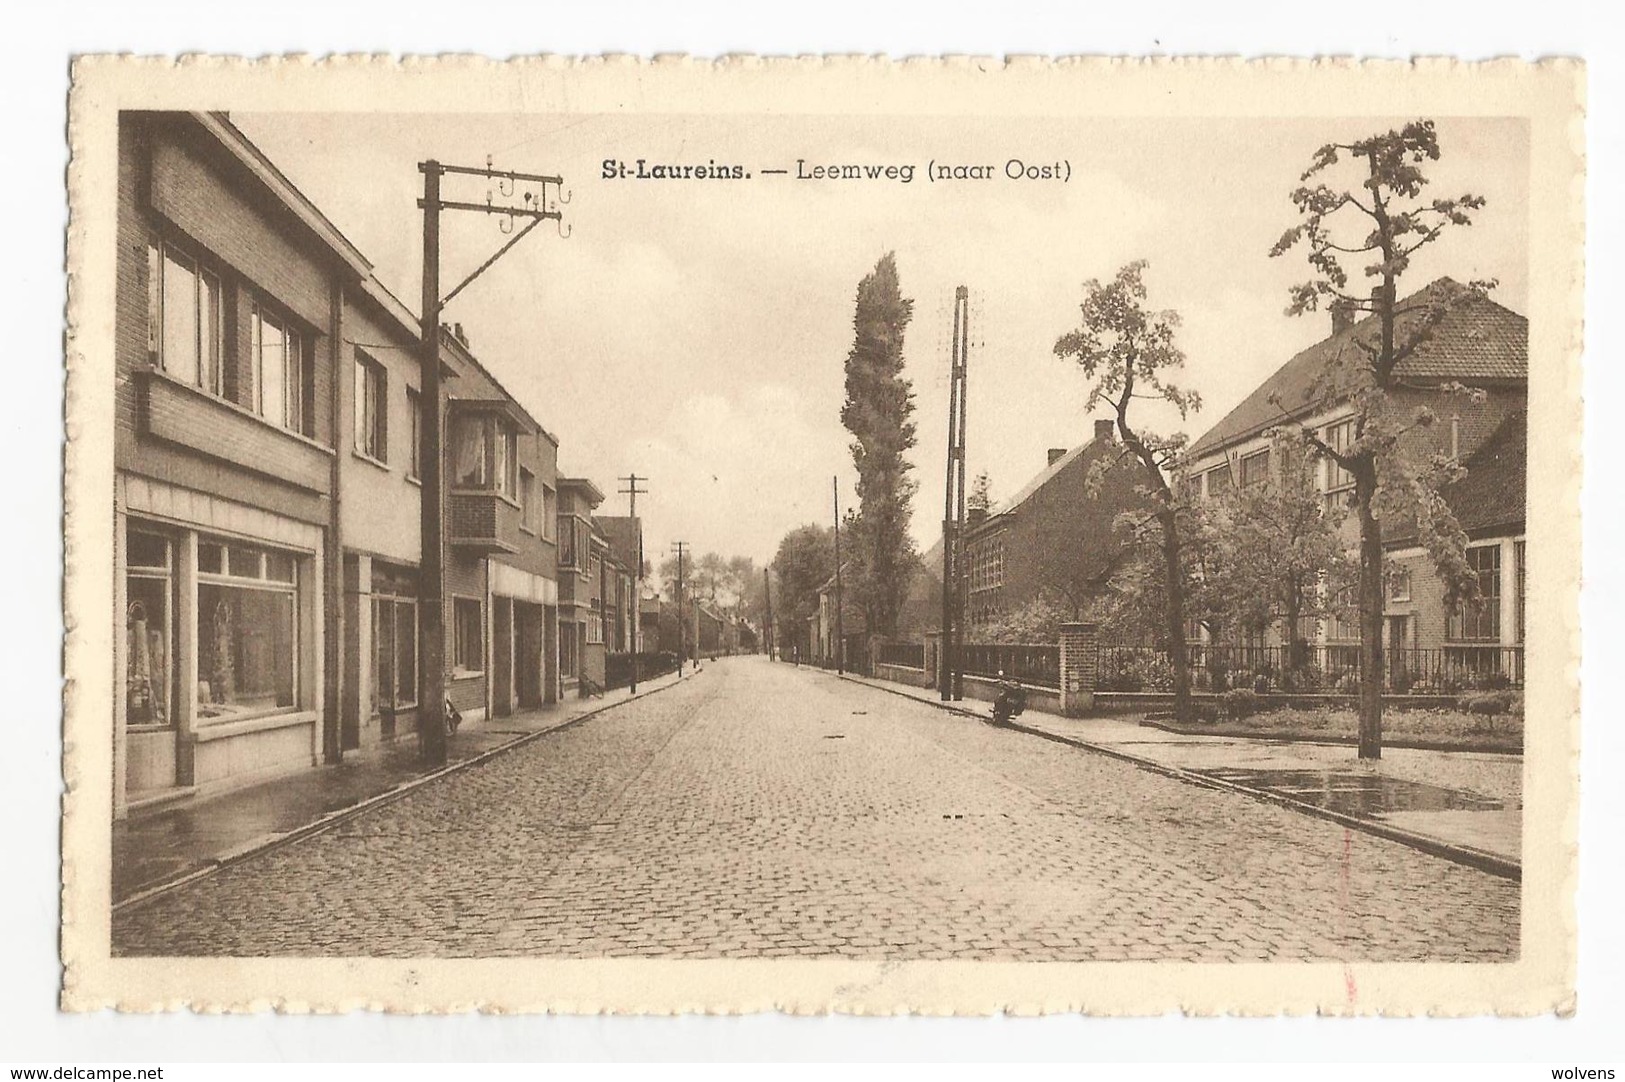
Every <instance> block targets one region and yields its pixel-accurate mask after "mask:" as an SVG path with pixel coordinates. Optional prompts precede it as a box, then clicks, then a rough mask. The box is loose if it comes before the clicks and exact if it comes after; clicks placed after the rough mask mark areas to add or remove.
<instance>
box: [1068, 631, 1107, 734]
mask: <svg viewBox="0 0 1625 1082" xmlns="http://www.w3.org/2000/svg"><path fill="white" fill-rule="evenodd" d="M1099 640H1100V625H1098V624H1078V623H1074V624H1062V625H1061V712H1062V713H1063V714H1066V715H1067V716H1068V717H1076V716H1078V715H1080V714H1087V713H1088V712H1089V711H1090V710H1091V709H1092V708H1093V707H1094V704H1095V669H1096V664H1097V661H1098V648H1099Z"/></svg>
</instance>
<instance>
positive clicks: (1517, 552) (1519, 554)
mask: <svg viewBox="0 0 1625 1082" xmlns="http://www.w3.org/2000/svg"><path fill="white" fill-rule="evenodd" d="M1512 552H1513V559H1514V560H1516V561H1517V563H1516V566H1515V568H1514V570H1515V572H1516V577H1515V579H1514V588H1515V589H1516V590H1517V591H1518V592H1517V597H1516V600H1517V603H1518V641H1519V642H1523V632H1524V592H1523V590H1524V585H1523V561H1524V550H1523V542H1522V541H1517V542H1514V543H1513V546H1512Z"/></svg>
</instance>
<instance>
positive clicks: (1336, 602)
mask: <svg viewBox="0 0 1625 1082" xmlns="http://www.w3.org/2000/svg"><path fill="white" fill-rule="evenodd" d="M1359 637H1360V602H1359V597H1358V595H1357V593H1356V590H1355V588H1354V587H1353V586H1345V587H1344V588H1343V589H1341V590H1339V591H1337V593H1336V594H1334V595H1333V597H1332V604H1331V606H1330V611H1329V612H1328V613H1327V615H1326V638H1328V639H1331V640H1344V641H1347V640H1350V639H1358V638H1359Z"/></svg>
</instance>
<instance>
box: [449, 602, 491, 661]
mask: <svg viewBox="0 0 1625 1082" xmlns="http://www.w3.org/2000/svg"><path fill="white" fill-rule="evenodd" d="M484 671H485V613H484V606H482V605H481V604H480V603H479V602H478V601H476V600H475V599H473V598H470V597H459V598H456V599H454V600H453V601H452V675H453V676H456V677H465V676H478V675H479V674H480V673H482V672H484Z"/></svg>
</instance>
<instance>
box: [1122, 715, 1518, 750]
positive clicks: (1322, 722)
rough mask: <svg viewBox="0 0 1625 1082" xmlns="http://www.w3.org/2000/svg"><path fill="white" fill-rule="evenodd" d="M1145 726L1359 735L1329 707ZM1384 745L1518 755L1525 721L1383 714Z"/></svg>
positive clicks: (1354, 721)
mask: <svg viewBox="0 0 1625 1082" xmlns="http://www.w3.org/2000/svg"><path fill="white" fill-rule="evenodd" d="M1144 724H1147V725H1153V726H1155V727H1157V728H1159V729H1167V730H1169V731H1171V732H1177V733H1189V734H1193V735H1202V736H1242V737H1254V738H1258V739H1266V740H1321V741H1329V742H1332V743H1338V744H1353V743H1355V742H1356V741H1357V739H1358V734H1359V715H1358V714H1357V713H1356V712H1355V711H1353V710H1351V709H1339V708H1333V707H1320V708H1317V709H1299V708H1289V709H1281V710H1266V711H1264V712H1262V713H1258V714H1252V715H1250V716H1248V717H1243V718H1234V717H1219V718H1217V719H1214V720H1205V721H1195V722H1190V723H1184V724H1179V723H1175V722H1174V721H1173V719H1172V718H1171V717H1170V718H1156V717H1152V716H1148V717H1147V718H1146V719H1145V722H1144ZM1382 739H1383V743H1384V744H1385V745H1389V746H1392V747H1410V748H1431V749H1444V750H1451V751H1493V752H1511V753H1522V751H1523V715H1522V714H1511V713H1508V714H1476V713H1469V712H1467V711H1465V710H1462V709H1460V708H1459V707H1455V706H1451V707H1441V708H1435V709H1421V710H1387V711H1384V712H1383V716H1382Z"/></svg>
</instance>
